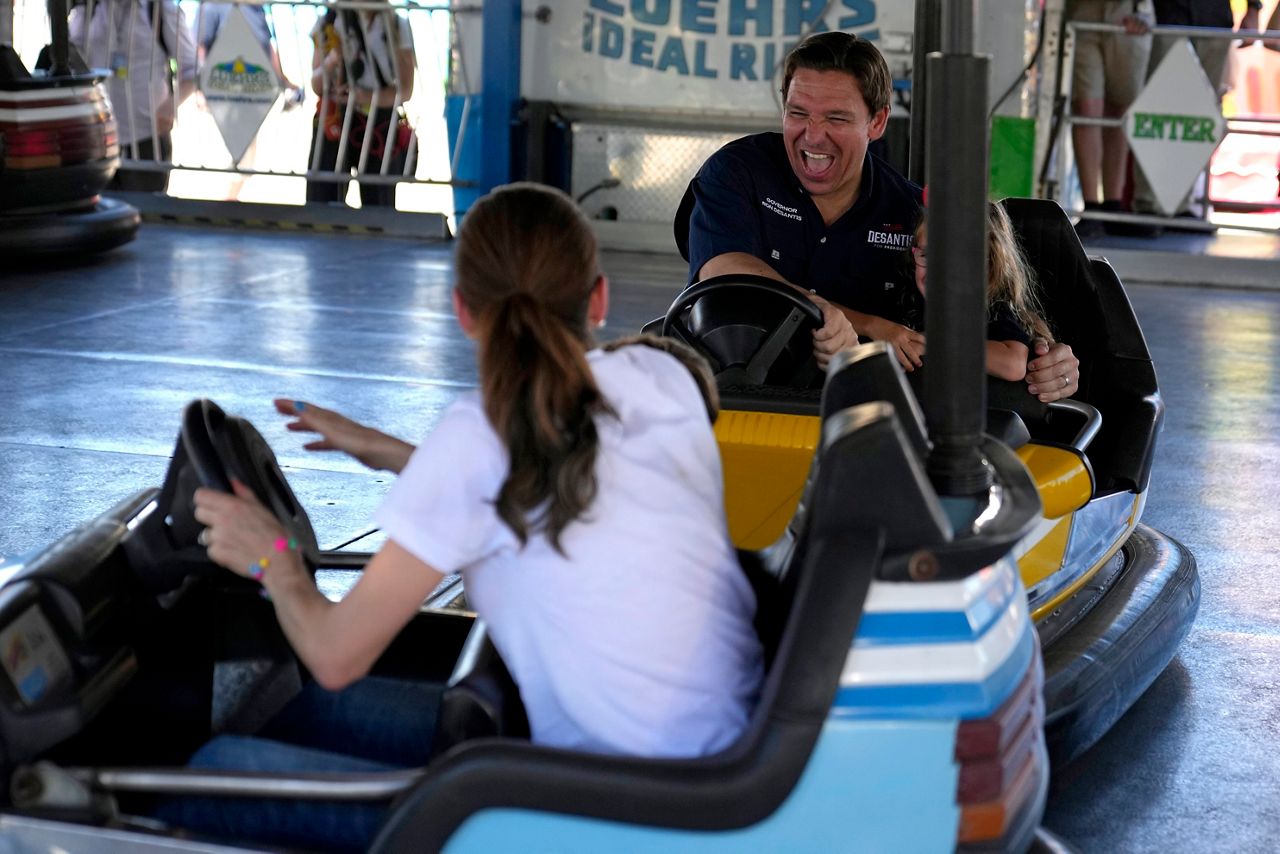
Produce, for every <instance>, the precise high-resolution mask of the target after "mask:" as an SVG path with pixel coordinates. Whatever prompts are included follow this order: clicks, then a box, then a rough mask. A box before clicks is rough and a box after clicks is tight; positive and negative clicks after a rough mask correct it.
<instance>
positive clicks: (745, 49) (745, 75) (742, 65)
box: [729, 42, 756, 80]
mask: <svg viewBox="0 0 1280 854" xmlns="http://www.w3.org/2000/svg"><path fill="white" fill-rule="evenodd" d="M755 64H756V46H755V45H753V44H743V43H741V42H739V43H738V44H735V45H734V46H733V56H732V58H731V59H730V61H729V79H730V80H755V79H756V71H755V68H754V66H755Z"/></svg>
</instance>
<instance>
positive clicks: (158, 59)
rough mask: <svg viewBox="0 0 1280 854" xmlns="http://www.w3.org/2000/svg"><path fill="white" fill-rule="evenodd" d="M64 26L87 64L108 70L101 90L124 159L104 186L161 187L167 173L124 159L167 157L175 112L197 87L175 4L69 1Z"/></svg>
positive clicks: (166, 0)
mask: <svg viewBox="0 0 1280 854" xmlns="http://www.w3.org/2000/svg"><path fill="white" fill-rule="evenodd" d="M90 9H91V10H92V12H90ZM90 14H92V17H90ZM68 28H69V31H70V35H71V43H72V44H74V45H75V46H76V49H77V50H79V51H80V55H81V56H83V57H84V59H85V62H87V63H88V65H89V67H90V68H106V69H109V70H110V71H111V80H110V83H109V84H108V94H109V95H110V97H111V105H112V109H113V111H114V112H115V117H116V127H117V131H118V133H119V140H120V150H121V152H122V153H123V154H124V158H123V162H122V163H121V164H120V168H119V169H118V170H117V171H116V175H115V177H114V178H113V179H112V180H111V184H110V185H109V189H113V190H133V191H143V192H164V190H165V189H166V188H167V187H168V186H169V173H168V172H167V171H157V170H151V169H147V170H142V169H133V168H131V165H132V163H131V162H132V161H148V160H150V161H155V162H159V163H166V164H167V163H169V162H171V161H172V160H173V137H172V135H171V131H172V130H173V121H174V116H175V115H176V114H177V109H178V105H179V104H181V103H182V102H183V101H185V100H186V98H187V96H189V95H190V94H191V93H192V92H194V91H195V88H196V47H195V42H194V41H193V40H192V38H191V29H190V27H188V26H187V20H186V16H185V15H183V13H182V9H181V8H180V7H179V6H178V5H177V3H175V2H174V0H154V2H145V3H143V2H137V0H99V2H97V3H95V4H94V5H93V6H92V7H86V6H84V5H76V6H74V7H73V8H72V9H71V12H70V14H69V16H68ZM171 60H174V61H176V64H177V67H178V73H177V81H176V84H175V81H174V80H173V77H172V75H171V69H170V64H169V63H170V61H171Z"/></svg>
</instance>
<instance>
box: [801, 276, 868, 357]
mask: <svg viewBox="0 0 1280 854" xmlns="http://www.w3.org/2000/svg"><path fill="white" fill-rule="evenodd" d="M807 296H808V297H809V299H811V300H813V304H814V305H816V306H817V307H818V308H820V309H822V327H821V328H820V329H815V330H813V358H814V359H815V360H817V362H818V367H820V368H822V369H823V370H826V367H827V363H828V362H830V361H831V358H832V357H833V356H835V354H836V353H839V352H840V351H841V350H843V349H845V348H846V347H853V346H856V345H857V343H858V333H856V332H854V331H853V324H851V323H849V318H847V317H845V315H844V312H843V311H841V310H840V309H839V308H838V307H837V306H835V305H833V304H832V303H829V302H827V301H826V300H824V299H823V298H822V297H820V296H818V295H817V294H807Z"/></svg>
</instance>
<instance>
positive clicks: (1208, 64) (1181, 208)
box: [1128, 0, 1262, 237]
mask: <svg viewBox="0 0 1280 854" xmlns="http://www.w3.org/2000/svg"><path fill="white" fill-rule="evenodd" d="M1154 2H1155V10H1156V24H1157V25H1158V26H1164V27H1221V28H1223V29H1227V30H1229V29H1232V28H1233V27H1234V26H1235V15H1234V13H1232V11H1231V0H1154ZM1250 3H1254V4H1257V6H1258V7H1261V6H1262V4H1261V3H1260V2H1259V0H1250ZM1252 14H1253V18H1254V22H1255V23H1254V25H1255V26H1256V22H1257V17H1258V12H1257V9H1253V10H1252ZM1245 20H1248V14H1246V15H1245ZM1243 25H1244V22H1243V21H1242V22H1241V26H1242V27H1243ZM1181 38H1182V37H1181V36H1160V35H1157V36H1156V38H1155V41H1154V42H1153V43H1152V45H1151V63H1150V65H1149V66H1148V68H1147V79H1148V80H1149V79H1151V75H1152V74H1154V73H1155V70H1156V68H1158V67H1159V65H1160V62H1161V60H1163V59H1164V58H1165V55H1166V54H1168V53H1169V50H1170V48H1172V47H1173V46H1174V45H1175V44H1176V43H1177V42H1178V40H1179V39H1181ZM1191 44H1192V47H1194V48H1195V51H1196V57H1197V58H1198V59H1199V60H1200V66H1201V67H1202V68H1203V69H1204V73H1205V77H1207V78H1208V79H1209V85H1210V86H1212V87H1213V90H1214V92H1215V93H1216V94H1217V96H1218V98H1221V97H1222V95H1223V74H1224V72H1225V71H1226V68H1227V56H1228V55H1229V54H1230V52H1231V44H1232V43H1231V41H1230V40H1228V39H1192V40H1191ZM1207 190H1208V181H1207V177H1206V173H1204V172H1202V173H1200V177H1199V178H1197V179H1196V183H1195V186H1194V187H1193V188H1192V189H1191V191H1190V193H1189V194H1188V197H1187V198H1184V199H1183V200H1182V202H1181V204H1179V205H1178V208H1177V210H1172V211H1166V213H1168V214H1171V215H1173V216H1180V217H1187V218H1189V219H1205V218H1206V217H1207V215H1208V210H1207V206H1204V205H1201V204H1200V203H1198V202H1193V201H1192V198H1191V197H1193V196H1203V195H1205V193H1206V192H1207ZM1133 209H1134V210H1135V211H1137V212H1138V213H1144V214H1158V213H1161V211H1160V209H1159V206H1158V205H1157V204H1156V197H1155V192H1154V191H1153V190H1152V188H1151V182H1150V180H1149V179H1148V178H1147V175H1146V173H1145V172H1143V171H1142V166H1141V165H1140V164H1137V163H1135V164H1134V169H1133ZM1162 230H1163V229H1161V228H1160V227H1159V226H1153V225H1139V226H1133V227H1131V228H1130V229H1129V232H1128V233H1131V234H1133V235H1135V236H1137V237H1158V236H1159V235H1160V232H1161V231H1162Z"/></svg>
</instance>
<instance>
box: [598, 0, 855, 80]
mask: <svg viewBox="0 0 1280 854" xmlns="http://www.w3.org/2000/svg"><path fill="white" fill-rule="evenodd" d="M876 4H877V0H839V2H838V3H833V2H829V0H587V3H586V7H587V8H586V9H584V11H583V17H582V51H583V53H586V54H595V55H598V56H601V57H604V58H606V59H618V60H624V61H626V62H627V63H629V64H630V65H633V66H635V67H637V68H651V69H654V70H655V71H658V72H663V73H669V74H676V75H679V76H681V77H700V78H704V79H708V80H715V79H718V78H720V77H721V75H722V74H723V75H724V76H725V77H726V78H727V79H730V80H747V81H750V80H769V79H771V78H772V77H773V76H774V74H775V72H776V70H777V66H778V63H779V62H780V60H781V59H782V57H784V56H786V55H787V52H788V51H790V50H791V49H792V48H793V47H795V45H796V42H797V41H798V40H799V39H800V37H801V35H802V34H804V35H807V34H809V33H811V32H826V31H827V30H829V29H830V26H829V24H834V25H835V26H836V27H838V28H839V29H841V30H856V31H857V32H858V34H859V35H861V36H863V37H864V38H868V39H872V40H875V39H877V38H879V35H880V33H879V30H878V29H875V28H873V26H872V25H874V24H875V23H876V18H877V13H876V12H877V10H876ZM829 7H839V8H836V9H832V10H830V11H829ZM718 13H721V14H718ZM828 14H830V21H828V19H827V15H828ZM779 20H780V21H781V32H780V33H779V35H781V36H782V37H783V38H776V39H775V37H774V36H775V32H778V27H777V26H776V24H777V22H778V21H779ZM655 28H662V29H655ZM704 36H710V37H711V38H706V37H704ZM659 46H660V47H659ZM655 56H656V57H657V59H656V60H655V58H654V57H655ZM726 63H727V66H728V67H727V68H726V67H725V65H724V64H726Z"/></svg>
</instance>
